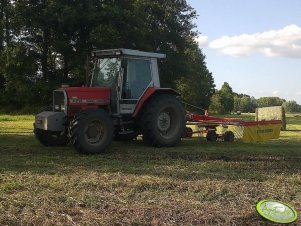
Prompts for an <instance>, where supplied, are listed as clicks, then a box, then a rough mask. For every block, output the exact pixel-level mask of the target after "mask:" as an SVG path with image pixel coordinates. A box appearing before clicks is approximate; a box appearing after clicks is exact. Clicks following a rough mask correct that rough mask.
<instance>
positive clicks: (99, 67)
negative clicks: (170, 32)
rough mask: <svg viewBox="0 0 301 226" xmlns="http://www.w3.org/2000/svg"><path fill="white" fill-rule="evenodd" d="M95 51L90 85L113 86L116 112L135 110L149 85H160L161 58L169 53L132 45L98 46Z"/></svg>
mask: <svg viewBox="0 0 301 226" xmlns="http://www.w3.org/2000/svg"><path fill="white" fill-rule="evenodd" d="M92 54H93V57H94V65H93V70H92V75H91V83H90V86H91V87H110V88H111V110H112V113H114V114H132V113H133V112H134V110H135V107H136V105H137V103H138V101H139V99H140V98H141V97H142V96H143V94H144V92H145V91H146V89H147V88H149V87H154V88H155V87H156V88H159V87H160V81H159V74H158V65H157V59H158V58H165V54H159V53H149V52H142V51H137V50H130V49H113V50H98V51H94V52H92Z"/></svg>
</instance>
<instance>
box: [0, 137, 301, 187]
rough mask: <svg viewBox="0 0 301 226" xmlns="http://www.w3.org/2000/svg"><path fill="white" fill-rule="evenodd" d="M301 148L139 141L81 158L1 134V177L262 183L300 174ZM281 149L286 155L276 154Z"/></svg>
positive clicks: (68, 149) (68, 151) (297, 145)
mask: <svg viewBox="0 0 301 226" xmlns="http://www.w3.org/2000/svg"><path fill="white" fill-rule="evenodd" d="M300 146H301V142H300V141H295V142H292V143H286V144H283V143H281V142H275V143H268V144H243V143H240V142H234V143H233V144H226V143H222V142H217V143H207V142H199V141H196V140H184V141H183V142H182V143H181V144H180V145H178V146H176V147H173V148H153V147H147V146H145V144H144V142H143V141H142V140H141V139H138V140H135V141H132V142H117V141H114V142H113V144H112V145H111V146H110V148H109V150H108V152H107V153H104V154H100V155H82V154H79V153H77V152H76V151H75V150H74V149H73V147H72V146H71V145H68V146H66V147H44V146H42V145H41V144H40V143H39V142H38V141H37V140H36V139H35V138H34V136H33V135H31V134H29V135H17V134H14V135H13V134H5V135H2V134H0V155H1V160H0V172H3V173H5V172H28V171H29V172H33V173H38V174H65V173H73V172H74V173H76V172H77V170H78V168H81V169H84V170H86V171H91V172H99V173H109V172H110V173H115V172H121V173H124V174H134V175H154V176H158V177H166V178H174V179H183V180H199V179H204V178H210V179H226V180H240V179H244V180H249V181H265V180H267V179H268V176H267V175H269V174H277V173H284V174H293V173H294V172H296V171H298V172H300V171H301V165H300V164H299V162H300V160H301V150H300ZM274 149H275V150H276V151H274ZM279 150H283V151H284V150H285V153H282V154H279V153H280V152H279ZM286 153H290V154H288V155H287V154H286Z"/></svg>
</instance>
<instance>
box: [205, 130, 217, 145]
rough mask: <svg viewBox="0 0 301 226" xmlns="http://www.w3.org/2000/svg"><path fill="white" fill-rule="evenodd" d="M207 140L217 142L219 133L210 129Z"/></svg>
mask: <svg viewBox="0 0 301 226" xmlns="http://www.w3.org/2000/svg"><path fill="white" fill-rule="evenodd" d="M206 140H207V141H209V142H215V141H216V140H217V134H216V132H215V131H214V130H209V131H208V133H207V136H206Z"/></svg>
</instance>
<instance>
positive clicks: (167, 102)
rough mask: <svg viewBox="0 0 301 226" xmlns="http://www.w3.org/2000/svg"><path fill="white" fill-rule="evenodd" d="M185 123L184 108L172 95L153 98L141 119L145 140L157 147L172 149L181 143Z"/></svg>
mask: <svg viewBox="0 0 301 226" xmlns="http://www.w3.org/2000/svg"><path fill="white" fill-rule="evenodd" d="M185 123H186V119H185V111H184V108H183V106H182V104H181V103H180V102H179V101H178V100H177V98H176V97H175V96H174V95H171V94H161V95H158V96H155V97H153V98H152V99H151V100H150V102H148V103H147V105H146V106H145V107H144V109H143V112H142V114H141V117H140V128H141V131H142V135H143V140H144V141H146V143H147V144H149V145H151V146H155V147H171V146H175V145H176V144H177V143H179V142H180V140H181V136H182V134H183V131H184V129H185Z"/></svg>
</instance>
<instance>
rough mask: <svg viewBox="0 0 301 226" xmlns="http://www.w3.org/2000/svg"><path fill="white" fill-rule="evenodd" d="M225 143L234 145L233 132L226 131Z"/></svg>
mask: <svg viewBox="0 0 301 226" xmlns="http://www.w3.org/2000/svg"><path fill="white" fill-rule="evenodd" d="M224 141H225V142H230V143H232V142H233V141H234V133H233V132H232V131H226V132H225V134H224Z"/></svg>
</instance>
